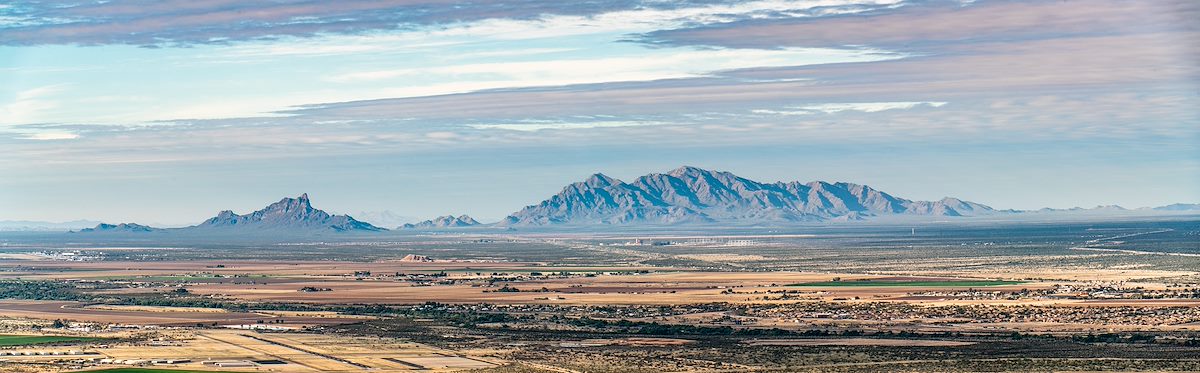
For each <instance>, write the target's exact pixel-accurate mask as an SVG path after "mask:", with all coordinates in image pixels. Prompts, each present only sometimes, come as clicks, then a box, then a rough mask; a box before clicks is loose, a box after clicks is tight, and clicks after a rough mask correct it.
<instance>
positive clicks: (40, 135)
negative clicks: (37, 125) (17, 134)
mask: <svg viewBox="0 0 1200 373" xmlns="http://www.w3.org/2000/svg"><path fill="white" fill-rule="evenodd" d="M21 138H22V139H25V140H71V139H77V138H79V135H78V134H74V133H70V132H58V131H54V132H36V133H31V134H27V135H25V136H23V137H21Z"/></svg>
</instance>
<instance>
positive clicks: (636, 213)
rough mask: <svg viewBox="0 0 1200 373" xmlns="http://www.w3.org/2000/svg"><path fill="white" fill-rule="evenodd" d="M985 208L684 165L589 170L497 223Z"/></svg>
mask: <svg viewBox="0 0 1200 373" xmlns="http://www.w3.org/2000/svg"><path fill="white" fill-rule="evenodd" d="M992 213H996V211H995V210H993V209H992V208H991V207H988V206H985V205H982V204H978V203H974V202H968V201H963V200H959V199H957V198H944V199H942V200H938V201H912V200H907V199H903V198H898V197H895V196H892V195H890V194H887V193H884V192H882V191H879V190H876V189H872V188H871V187H868V186H866V185H858V184H851V183H827V182H823V181H814V182H810V183H800V182H777V183H760V182H757V181H753V180H749V179H746V178H742V177H739V176H737V175H734V174H732V173H729V172H720V171H710V170H704V169H700V168H696V167H686V166H685V167H680V168H678V169H675V170H672V171H670V172H667V173H663V174H649V175H645V176H642V177H639V178H637V179H635V180H633V181H632V182H630V183H625V182H623V181H621V180H617V179H614V178H611V177H608V176H605V175H603V174H595V175H592V176H591V177H589V178H588V179H587V180H584V181H582V182H577V183H573V184H570V185H568V186H566V187H565V188H563V190H562V191H561V192H559V193H558V194H556V195H554V196H551V197H550V198H549V199H547V200H545V201H542V202H541V203H538V204H536V205H532V206H528V207H525V208H524V209H521V210H520V211H517V212H516V213H513V214H512V215H510V216H509V217H507V218H505V219H504V220H503V221H501V222H500V224H501V225H549V224H597V223H599V224H630V223H652V224H681V223H698V222H738V223H746V222H748V223H756V222H790V221H819V220H827V219H837V220H858V219H861V218H862V217H864V216H879V215H926V216H971V215H983V214H992Z"/></svg>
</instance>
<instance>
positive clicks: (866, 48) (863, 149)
mask: <svg viewBox="0 0 1200 373" xmlns="http://www.w3.org/2000/svg"><path fill="white" fill-rule="evenodd" d="M1197 16H1200V5H1198V4H1197V3H1195V2H1190V1H1155V2H1144V1H1107V0H1106V1H1088V2H1078V1H1055V2H1042V1H1028V2H1026V1H1003V2H999V1H973V2H970V1H902V0H809V1H788V0H764V1H742V2H725V1H676V0H661V1H606V2H590V3H582V5H581V4H579V3H575V2H541V1H498V2H487V3H460V2H455V1H443V0H397V1H380V0H347V1H343V2H336V3H329V2H321V1H305V0H297V1H279V2H269V3H268V2H243V1H225V0H212V1H203V2H196V1H184V0H168V1H159V2H153V3H145V2H139V1H127V0H112V1H94V2H76V1H72V2H61V3H60V2H55V1H39V2H22V1H16V2H7V3H5V4H3V5H0V220H10V219H25V220H50V221H62V220H71V219H79V218H86V219H99V220H105V221H110V222H126V221H133V222H140V223H155V224H163V225H178V224H188V223H194V222H198V221H200V220H202V219H204V218H206V217H208V216H210V215H213V214H214V213H215V212H216V211H218V210H222V209H233V210H235V211H238V212H245V211H249V210H252V209H255V208H258V207H261V206H262V205H265V204H266V203H268V202H270V201H273V200H276V199H278V198H281V197H283V196H292V195H299V194H300V193H302V192H308V193H309V194H310V195H311V196H312V198H313V199H314V203H316V204H317V205H318V207H321V208H325V209H327V210H331V211H336V212H344V213H351V214H359V213H362V212H365V213H366V214H363V215H367V216H371V215H377V214H379V213H381V212H383V211H389V212H391V213H392V214H393V215H398V216H401V217H407V218H412V219H416V218H429V217H433V216H436V215H442V214H447V213H453V214H461V213H467V214H471V215H473V216H476V217H479V218H482V219H483V220H495V219H499V218H501V217H503V216H505V215H506V214H508V213H510V212H513V211H516V210H517V209H519V208H521V207H523V206H525V205H528V204H533V203H536V202H537V201H539V200H541V199H543V198H545V197H547V196H549V195H551V194H553V193H555V192H557V191H558V190H559V189H560V188H561V187H562V186H563V185H565V184H567V183H569V182H572V181H577V180H581V179H583V178H585V177H586V176H587V175H590V174H591V173H594V172H604V173H606V174H609V175H612V176H614V177H618V178H623V179H631V178H634V177H636V176H639V175H642V174H646V173H650V172H662V171H667V170H670V169H672V168H675V167H678V166H680V165H683V164H688V165H694V166H699V167H706V168H715V169H720V170H727V171H731V172H734V173H737V174H739V175H742V176H745V177H749V178H752V179H756V180H761V181H777V180H800V181H811V180H829V181H851V182H857V183H865V184H868V185H871V186H873V187H876V188H879V189H881V190H884V191H887V192H889V193H892V194H895V195H898V196H901V197H906V198H912V199H937V198H941V197H943V196H955V197H959V198H964V199H969V200H973V201H978V202H981V203H985V204H989V205H992V206H994V207H998V208H1018V209H1034V208H1040V207H1047V206H1048V207H1072V206H1094V205H1098V204H1121V205H1125V206H1128V207H1138V206H1151V205H1163V204H1168V203H1174V202H1200V110H1197V109H1196V108H1197V107H1200V97H1198V95H1200V66H1198V64H1200V62H1198V61H1200V48H1198V47H1197V46H1198V45H1200V26H1197V25H1195V24H1194V23H1195V22H1191V21H1194V20H1195V19H1197V18H1200V17H1197ZM389 223H390V222H389Z"/></svg>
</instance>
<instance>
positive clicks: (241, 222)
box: [183, 193, 386, 232]
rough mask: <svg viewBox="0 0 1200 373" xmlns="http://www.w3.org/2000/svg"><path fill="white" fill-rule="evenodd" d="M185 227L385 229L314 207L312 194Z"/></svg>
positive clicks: (315, 229)
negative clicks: (309, 196)
mask: <svg viewBox="0 0 1200 373" xmlns="http://www.w3.org/2000/svg"><path fill="white" fill-rule="evenodd" d="M183 229H189V230H193V229H222V230H241V231H255V230H309V231H321V230H333V231H337V232H346V231H368V232H373V231H384V230H386V229H383V228H380V227H376V226H374V225H371V224H369V223H366V222H361V221H358V220H355V219H354V218H352V217H350V216H348V215H330V214H328V213H326V212H325V211H322V210H319V209H316V208H313V207H312V203H311V202H310V201H309V199H308V194H307V193H305V194H302V195H300V197H297V198H284V199H281V200H279V202H275V203H272V204H270V205H268V206H267V207H266V208H263V209H262V210H258V211H255V212H252V213H249V214H246V215H238V214H235V213H234V212H233V211H229V210H225V211H221V212H220V213H218V214H217V216H214V217H212V218H210V219H208V220H205V221H204V222H203V223H200V224H198V225H195V226H191V227H187V228H183Z"/></svg>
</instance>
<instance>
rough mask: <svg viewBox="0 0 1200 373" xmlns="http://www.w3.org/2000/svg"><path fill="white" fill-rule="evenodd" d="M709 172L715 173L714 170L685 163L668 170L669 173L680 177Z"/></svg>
mask: <svg viewBox="0 0 1200 373" xmlns="http://www.w3.org/2000/svg"><path fill="white" fill-rule="evenodd" d="M709 173H713V171H709V170H705V169H703V168H700V167H696V166H687V165H684V166H679V168H676V169H674V170H671V171H668V172H667V175H671V176H675V177H679V176H682V175H696V174H709Z"/></svg>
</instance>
